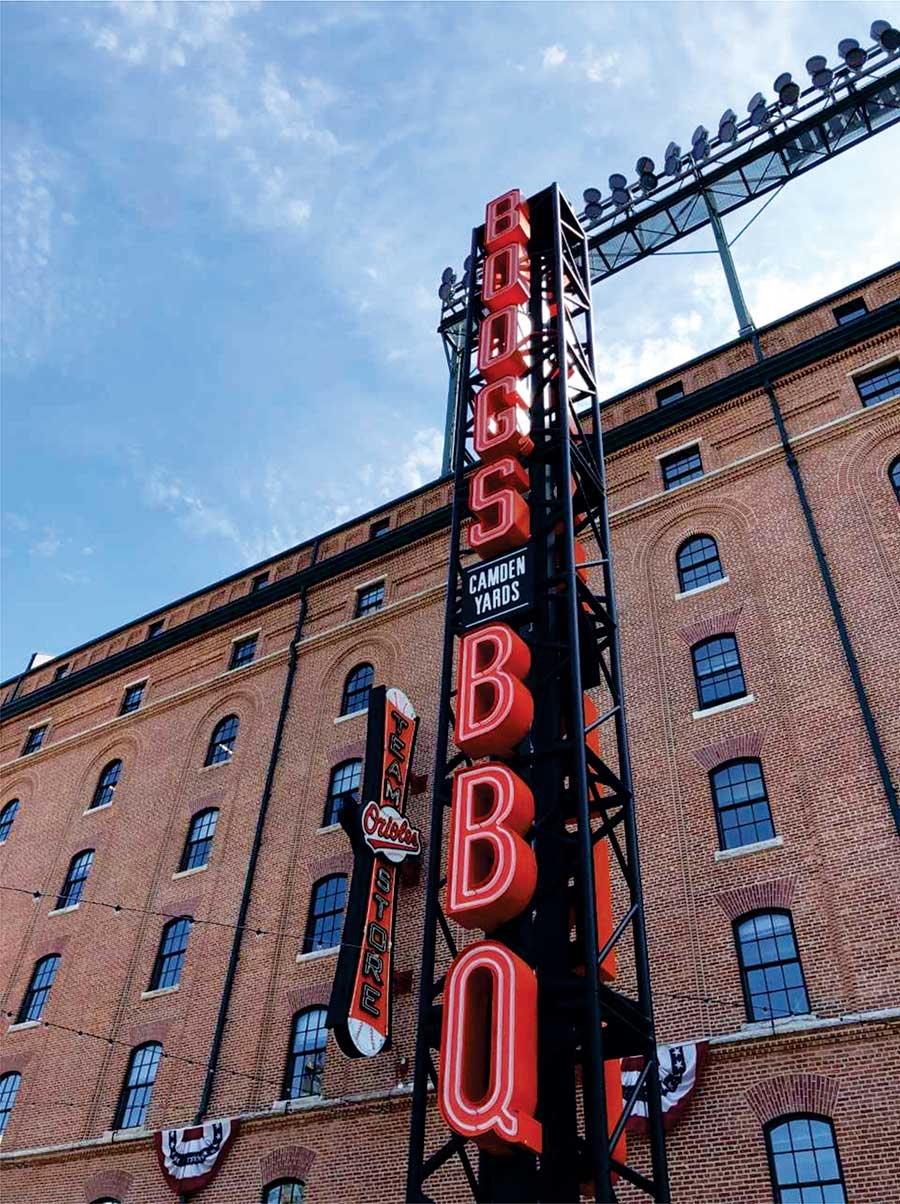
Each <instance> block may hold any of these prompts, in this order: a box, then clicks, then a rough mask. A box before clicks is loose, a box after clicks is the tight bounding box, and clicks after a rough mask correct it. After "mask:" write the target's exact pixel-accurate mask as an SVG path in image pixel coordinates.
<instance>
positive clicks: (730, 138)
mask: <svg viewBox="0 0 900 1204" xmlns="http://www.w3.org/2000/svg"><path fill="white" fill-rule="evenodd" d="M719 138H720V139H721V140H722V142H734V140H735V138H737V113H735V111H734V109H726V110H725V112H724V113H723V114H722V116H721V117H720V118H719Z"/></svg>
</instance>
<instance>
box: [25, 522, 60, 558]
mask: <svg viewBox="0 0 900 1204" xmlns="http://www.w3.org/2000/svg"><path fill="white" fill-rule="evenodd" d="M61 547H62V540H61V539H60V536H59V532H58V531H57V530H55V528H53V527H44V534H43V536H42V538H41V539H36V540H35V541H34V543H33V544H32V545H31V547H30V548H29V549H28V550H29V552H30V553H31V555H32V556H43V557H44V558H45V559H46V560H50V559H52V557H54V556H55V555H56V553H57V552H58V551H59V549H60V548H61Z"/></svg>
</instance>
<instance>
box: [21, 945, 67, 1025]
mask: <svg viewBox="0 0 900 1204" xmlns="http://www.w3.org/2000/svg"><path fill="white" fill-rule="evenodd" d="M58 969H59V954H58V953H51V954H50V955H49V956H48V957H42V958H41V960H40V961H39V962H37V963H36V964H35V967H34V970H33V971H32V972H31V981H30V982H29V984H28V988H27V990H26V991H25V994H24V995H23V997H22V1006H21V1007H20V1008H19V1014H18V1015H17V1016H16V1024H25V1023H26V1021H28V1020H40V1018H41V1016H42V1015H43V1012H44V1004H45V1003H46V1002H47V996H48V995H49V994H50V988H51V987H52V986H53V980H54V978H56V971H57V970H58Z"/></svg>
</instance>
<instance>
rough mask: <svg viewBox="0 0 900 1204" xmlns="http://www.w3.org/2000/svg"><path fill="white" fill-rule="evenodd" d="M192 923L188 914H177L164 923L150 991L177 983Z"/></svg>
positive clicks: (159, 989)
mask: <svg viewBox="0 0 900 1204" xmlns="http://www.w3.org/2000/svg"><path fill="white" fill-rule="evenodd" d="M192 924H193V921H192V920H191V918H190V916H179V918H178V919H177V920H172V921H171V923H169V924H166V926H165V928H164V929H163V931H162V940H161V941H160V943H159V951H158V953H157V954H156V962H155V963H154V966H153V974H152V976H151V978H150V990H151V991H161V990H162V989H163V988H164V987H174V986H177V985H178V982H179V980H180V979H181V967H182V966H183V965H184V957H185V954H186V953H187V944H188V937H189V936H190V935H191V926H192Z"/></svg>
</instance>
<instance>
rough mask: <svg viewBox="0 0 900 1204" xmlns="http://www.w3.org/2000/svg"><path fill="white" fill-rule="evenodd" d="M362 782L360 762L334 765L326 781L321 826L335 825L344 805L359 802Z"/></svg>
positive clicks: (343, 762) (345, 762)
mask: <svg viewBox="0 0 900 1204" xmlns="http://www.w3.org/2000/svg"><path fill="white" fill-rule="evenodd" d="M361 780H362V761H360V760H358V759H357V760H353V761H341V763H340V765H335V767H334V769H332V771H331V777H330V778H329V780H328V797H327V798H326V799H325V815H324V816H323V818H322V826H323V827H325V828H327V827H328V826H329V825H330V824H336V823H337V822H338V817H339V816H340V814H341V808H342V807H343V805H344V804H345V803H358V802H359V785H360V781H361Z"/></svg>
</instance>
